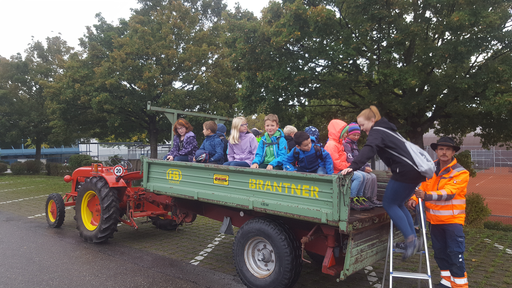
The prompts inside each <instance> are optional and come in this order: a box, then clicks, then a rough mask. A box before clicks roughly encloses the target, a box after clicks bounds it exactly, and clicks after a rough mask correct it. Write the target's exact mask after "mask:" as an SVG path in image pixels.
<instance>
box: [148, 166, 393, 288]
mask: <svg viewBox="0 0 512 288" xmlns="http://www.w3.org/2000/svg"><path fill="white" fill-rule="evenodd" d="M142 168H143V169H142V171H143V179H142V186H143V188H144V191H145V192H146V193H151V194H152V195H161V196H167V197H169V199H172V203H171V204H170V207H172V208H171V209H170V210H172V215H174V216H176V217H175V219H177V220H176V221H177V222H178V223H179V222H180V216H179V215H196V214H198V215H203V216H206V217H209V218H212V219H216V220H219V221H222V225H221V232H223V233H230V232H232V225H234V226H236V227H240V229H239V230H238V232H237V235H236V237H235V243H234V246H233V255H234V259H235V266H236V269H237V272H238V274H239V276H240V278H241V280H242V281H243V283H244V284H246V285H247V286H250V287H290V286H293V284H294V283H295V282H296V281H297V279H298V277H299V275H300V272H301V269H302V262H303V261H308V260H306V259H305V258H304V255H305V253H307V254H308V255H309V257H310V259H312V260H313V261H315V262H319V263H321V265H322V272H323V273H326V274H329V275H333V276H336V277H338V278H339V280H343V279H345V278H347V277H348V276H349V275H351V274H353V273H354V272H356V271H359V270H361V269H363V268H364V267H366V266H368V265H371V264H372V263H374V262H376V261H378V260H380V259H382V258H384V257H385V255H386V245H387V243H388V241H387V239H388V234H389V216H388V215H387V214H386V213H385V211H384V209H383V208H375V209H372V210H369V211H357V212H356V211H351V210H350V204H349V203H350V201H349V196H350V178H351V175H347V176H341V175H319V174H311V173H299V172H286V171H270V170H262V169H251V168H243V167H228V166H221V165H210V164H198V163H187V162H175V161H172V162H170V161H163V160H155V159H148V158H143V159H142ZM155 197H157V196H155ZM189 220H190V219H189ZM219 224H220V223H219Z"/></svg>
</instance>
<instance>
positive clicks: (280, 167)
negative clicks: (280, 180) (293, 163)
mask: <svg viewBox="0 0 512 288" xmlns="http://www.w3.org/2000/svg"><path fill="white" fill-rule="evenodd" d="M267 166H268V164H260V165H259V168H260V169H267ZM273 169H274V170H283V166H274V168H273Z"/></svg>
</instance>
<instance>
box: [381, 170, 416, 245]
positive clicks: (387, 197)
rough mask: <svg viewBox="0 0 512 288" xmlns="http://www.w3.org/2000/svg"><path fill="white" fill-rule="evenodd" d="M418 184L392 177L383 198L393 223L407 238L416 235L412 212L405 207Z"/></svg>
mask: <svg viewBox="0 0 512 288" xmlns="http://www.w3.org/2000/svg"><path fill="white" fill-rule="evenodd" d="M417 186H418V184H410V183H403V182H398V181H395V180H393V179H390V180H389V182H388V186H387V187H386V191H385V192H384V198H383V199H382V206H383V207H384V209H385V210H386V212H388V214H389V217H390V218H391V220H393V225H395V226H396V227H397V228H398V230H400V232H402V235H403V236H404V238H405V239H407V238H409V237H410V236H416V233H415V232H414V223H413V220H412V217H411V213H409V211H408V210H407V208H405V205H404V203H405V201H407V200H409V198H411V196H412V194H413V193H414V190H415V189H416V187H417Z"/></svg>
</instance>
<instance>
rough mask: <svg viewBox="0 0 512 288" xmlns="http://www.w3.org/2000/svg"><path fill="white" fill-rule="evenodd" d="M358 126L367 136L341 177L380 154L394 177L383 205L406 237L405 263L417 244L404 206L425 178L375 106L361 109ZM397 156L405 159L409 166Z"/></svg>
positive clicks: (391, 126)
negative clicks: (414, 165) (413, 164)
mask: <svg viewBox="0 0 512 288" xmlns="http://www.w3.org/2000/svg"><path fill="white" fill-rule="evenodd" d="M357 124H359V126H361V131H364V132H366V134H368V138H367V140H366V143H365V144H364V146H363V148H362V149H361V151H360V152H359V155H357V157H355V158H354V160H352V163H351V164H350V165H349V166H348V168H346V169H344V170H343V171H341V174H343V175H345V174H347V173H349V172H352V171H357V170H359V169H360V168H361V167H363V166H364V165H365V164H366V163H367V162H368V161H370V160H371V159H372V158H373V157H374V156H375V154H377V155H379V158H380V159H381V160H382V161H383V162H384V164H386V166H388V167H389V168H390V169H391V173H392V174H393V176H391V179H390V180H389V183H388V185H387V186H386V191H385V192H384V198H383V199H382V205H383V207H384V209H385V210H386V212H387V213H388V214H389V217H390V218H391V220H393V224H394V225H395V226H396V227H397V228H398V229H399V230H400V232H402V234H403V236H404V238H405V244H406V249H405V252H404V255H403V257H402V259H403V260H405V259H407V258H409V257H411V255H413V254H414V253H415V252H416V250H417V249H418V247H419V244H420V243H419V241H418V239H417V238H416V233H415V231H414V222H413V220H412V217H411V214H410V213H409V211H408V210H407V208H406V207H405V205H404V203H405V202H406V201H407V200H409V198H411V196H412V194H414V190H415V189H416V187H418V185H419V184H420V183H421V182H423V181H425V180H426V179H425V177H424V176H422V175H421V173H420V172H418V170H416V168H414V167H413V166H412V165H411V164H410V163H414V159H413V158H412V156H411V154H410V153H409V150H408V149H407V147H406V146H405V143H404V142H403V141H402V140H401V139H400V138H398V137H397V136H396V135H393V134H397V133H398V132H397V128H396V126H395V125H394V124H392V123H390V122H389V121H388V120H387V119H386V118H383V117H381V116H380V112H379V110H378V109H377V107H375V106H370V108H368V109H365V110H363V111H362V112H361V113H360V114H359V116H357ZM397 135H398V134H397ZM397 155H401V156H403V157H405V158H407V159H408V160H409V161H410V163H408V162H407V161H406V160H404V159H402V158H401V157H399V156H397Z"/></svg>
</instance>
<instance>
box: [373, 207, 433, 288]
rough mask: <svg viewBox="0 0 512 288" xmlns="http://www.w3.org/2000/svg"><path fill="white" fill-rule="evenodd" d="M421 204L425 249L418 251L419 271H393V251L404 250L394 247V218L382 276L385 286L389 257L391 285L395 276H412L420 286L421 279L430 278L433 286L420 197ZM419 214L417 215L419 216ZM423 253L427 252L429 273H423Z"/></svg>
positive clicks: (421, 211) (430, 284) (391, 285)
mask: <svg viewBox="0 0 512 288" xmlns="http://www.w3.org/2000/svg"><path fill="white" fill-rule="evenodd" d="M418 200H419V203H418V205H420V206H419V207H420V219H421V235H422V236H421V237H420V238H422V239H420V241H421V240H423V241H422V242H423V247H424V249H423V251H418V252H416V254H420V267H419V269H418V273H414V272H401V271H393V252H404V250H402V249H397V248H395V247H394V243H393V220H391V223H390V232H389V240H388V250H387V253H386V264H385V265H384V276H383V277H382V287H384V284H385V281H386V269H387V265H388V259H389V287H390V288H391V287H393V277H401V278H412V279H418V288H419V287H420V280H428V285H429V287H430V288H432V274H431V273H430V261H429V258H428V247H427V235H426V234H427V233H426V229H425V219H423V205H422V202H423V201H422V200H421V199H418ZM417 216H418V215H416V217H417ZM389 251H391V257H389V254H390V253H389ZM421 254H425V259H426V262H427V273H421V264H422V257H421Z"/></svg>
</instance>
